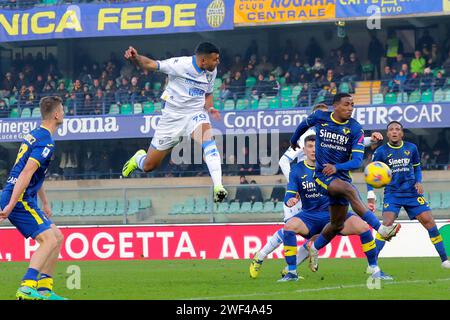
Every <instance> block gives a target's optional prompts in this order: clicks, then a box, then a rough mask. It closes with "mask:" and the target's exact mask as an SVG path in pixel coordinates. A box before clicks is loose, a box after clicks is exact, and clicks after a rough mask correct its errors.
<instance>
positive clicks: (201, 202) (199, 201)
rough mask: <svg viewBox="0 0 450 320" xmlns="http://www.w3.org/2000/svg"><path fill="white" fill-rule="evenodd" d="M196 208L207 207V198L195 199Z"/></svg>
mask: <svg viewBox="0 0 450 320" xmlns="http://www.w3.org/2000/svg"><path fill="white" fill-rule="evenodd" d="M194 204H195V206H196V207H197V206H203V207H206V199H205V198H195V199H194Z"/></svg>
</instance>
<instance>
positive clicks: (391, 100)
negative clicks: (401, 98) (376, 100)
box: [384, 92, 397, 104]
mask: <svg viewBox="0 0 450 320" xmlns="http://www.w3.org/2000/svg"><path fill="white" fill-rule="evenodd" d="M384 103H386V104H396V103H397V95H396V94H395V93H393V92H390V93H388V94H386V96H385V97H384Z"/></svg>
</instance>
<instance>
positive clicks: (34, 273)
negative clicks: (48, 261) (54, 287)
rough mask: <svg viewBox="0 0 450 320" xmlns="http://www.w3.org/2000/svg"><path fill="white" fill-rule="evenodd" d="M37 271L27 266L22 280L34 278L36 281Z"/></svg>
mask: <svg viewBox="0 0 450 320" xmlns="http://www.w3.org/2000/svg"><path fill="white" fill-rule="evenodd" d="M38 275H39V271H38V270H36V269H33V268H28V270H27V272H26V273H25V275H24V276H23V278H22V280H34V281H37V279H38Z"/></svg>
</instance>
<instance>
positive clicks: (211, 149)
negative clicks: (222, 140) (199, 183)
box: [202, 140, 222, 187]
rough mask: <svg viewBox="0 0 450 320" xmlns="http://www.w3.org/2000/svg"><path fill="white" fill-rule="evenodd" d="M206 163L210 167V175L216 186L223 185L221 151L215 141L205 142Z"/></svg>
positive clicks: (203, 145)
mask: <svg viewBox="0 0 450 320" xmlns="http://www.w3.org/2000/svg"><path fill="white" fill-rule="evenodd" d="M202 147H203V155H204V158H205V163H206V165H207V166H208V170H209V174H210V175H211V179H212V181H213V184H214V186H215V187H216V186H221V185H222V164H221V163H220V162H221V159H220V154H219V151H218V150H217V146H216V142H215V141H214V140H210V141H205V142H204V143H203V144H202Z"/></svg>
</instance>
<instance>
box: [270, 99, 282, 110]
mask: <svg viewBox="0 0 450 320" xmlns="http://www.w3.org/2000/svg"><path fill="white" fill-rule="evenodd" d="M278 108H280V100H279V99H278V98H272V99H270V100H269V109H278Z"/></svg>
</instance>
